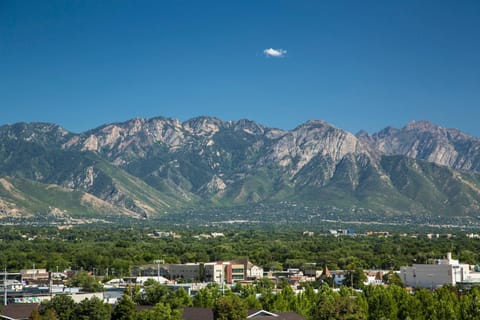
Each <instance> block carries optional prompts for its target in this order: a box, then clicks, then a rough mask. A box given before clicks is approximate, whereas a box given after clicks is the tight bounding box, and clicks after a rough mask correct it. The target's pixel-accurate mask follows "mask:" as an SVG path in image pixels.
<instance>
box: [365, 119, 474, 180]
mask: <svg viewBox="0 0 480 320" xmlns="http://www.w3.org/2000/svg"><path fill="white" fill-rule="evenodd" d="M357 136H358V137H359V138H361V139H362V140H364V141H365V142H368V143H370V144H371V145H372V146H373V147H374V148H375V149H376V150H378V151H379V152H381V153H383V154H386V155H404V156H407V157H410V158H414V159H421V160H426V161H429V162H433V163H436V164H438V165H442V166H447V167H450V168H453V169H457V170H465V171H477V172H478V171H480V139H478V138H475V137H472V136H469V135H467V134H465V133H463V132H461V131H459V130H457V129H446V128H442V127H440V126H437V125H434V124H432V123H430V122H427V121H419V122H416V121H413V122H411V123H409V124H408V125H406V126H405V127H403V128H402V129H394V128H386V129H384V130H382V131H380V132H378V133H375V134H374V135H372V136H371V137H365V135H357Z"/></svg>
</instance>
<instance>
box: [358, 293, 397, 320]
mask: <svg viewBox="0 0 480 320" xmlns="http://www.w3.org/2000/svg"><path fill="white" fill-rule="evenodd" d="M364 293H365V297H366V299H367V303H368V314H369V318H371V319H396V318H397V312H398V308H397V302H396V301H395V299H394V297H393V294H392V292H391V291H390V290H388V289H386V288H384V287H382V286H368V287H366V288H365V289H364Z"/></svg>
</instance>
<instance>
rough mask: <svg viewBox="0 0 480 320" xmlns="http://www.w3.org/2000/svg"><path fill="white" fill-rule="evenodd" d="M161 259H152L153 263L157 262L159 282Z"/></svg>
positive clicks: (158, 280) (158, 279)
mask: <svg viewBox="0 0 480 320" xmlns="http://www.w3.org/2000/svg"><path fill="white" fill-rule="evenodd" d="M163 262H164V261H163V259H162V260H160V259H157V260H154V261H153V263H156V264H157V282H158V283H160V264H161V263H163Z"/></svg>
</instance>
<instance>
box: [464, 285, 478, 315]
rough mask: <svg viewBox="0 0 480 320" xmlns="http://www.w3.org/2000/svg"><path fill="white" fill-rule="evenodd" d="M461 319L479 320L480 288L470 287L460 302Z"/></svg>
mask: <svg viewBox="0 0 480 320" xmlns="http://www.w3.org/2000/svg"><path fill="white" fill-rule="evenodd" d="M460 310H461V311H460V316H461V317H460V318H461V319H462V320H480V288H472V289H471V290H469V291H468V292H467V293H466V294H465V295H464V296H463V297H462V300H461V302H460Z"/></svg>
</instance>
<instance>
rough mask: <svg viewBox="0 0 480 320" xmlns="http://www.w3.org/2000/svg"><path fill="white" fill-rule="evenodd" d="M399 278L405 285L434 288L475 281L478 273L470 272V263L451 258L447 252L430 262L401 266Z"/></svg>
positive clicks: (479, 278) (479, 277)
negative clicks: (443, 257)
mask: <svg viewBox="0 0 480 320" xmlns="http://www.w3.org/2000/svg"><path fill="white" fill-rule="evenodd" d="M400 278H401V279H402V281H403V283H404V284H405V285H406V286H409V287H414V288H429V289H431V290H434V289H436V288H439V287H441V286H444V285H456V284H458V283H463V282H476V281H478V280H480V273H475V272H470V265H468V264H463V263H459V261H458V260H456V259H452V254H451V253H450V252H448V253H447V257H446V258H445V259H437V260H435V261H434V263H432V264H419V263H415V264H413V265H412V266H408V267H401V268H400Z"/></svg>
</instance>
